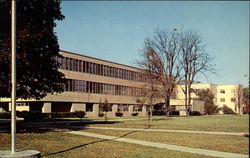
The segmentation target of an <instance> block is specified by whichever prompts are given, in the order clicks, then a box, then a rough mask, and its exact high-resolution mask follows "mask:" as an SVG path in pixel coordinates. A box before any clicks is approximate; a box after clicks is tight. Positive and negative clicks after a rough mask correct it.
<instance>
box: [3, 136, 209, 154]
mask: <svg viewBox="0 0 250 158" xmlns="http://www.w3.org/2000/svg"><path fill="white" fill-rule="evenodd" d="M0 135H1V136H0V142H1V144H0V150H3V149H9V146H10V140H9V139H10V138H9V137H10V135H9V134H0ZM17 148H18V149H33V150H38V151H40V152H41V153H42V157H48V158H83V157H86V158H94V157H98V158H99V157H100V158H134V157H136V158H137V157H138V158H156V157H157V158H158V157H164V158H182V157H185V158H203V157H204V158H209V157H207V156H203V155H197V154H190V153H182V152H176V151H170V150H164V149H158V148H152V147H145V146H141V145H136V144H129V143H122V142H115V141H108V140H102V139H97V138H91V137H84V136H77V135H71V134H66V133H62V132H48V133H42V134H37V133H31V134H27V133H26V134H18V135H17Z"/></svg>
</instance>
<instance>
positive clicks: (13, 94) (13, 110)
mask: <svg viewBox="0 0 250 158" xmlns="http://www.w3.org/2000/svg"><path fill="white" fill-rule="evenodd" d="M11 152H12V153H14V152H16V1H15V0H12V1H11Z"/></svg>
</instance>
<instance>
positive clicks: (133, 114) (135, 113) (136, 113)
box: [131, 112, 139, 116]
mask: <svg viewBox="0 0 250 158" xmlns="http://www.w3.org/2000/svg"><path fill="white" fill-rule="evenodd" d="M138 114H139V113H138V112H134V113H132V114H131V115H132V116H137V115H138Z"/></svg>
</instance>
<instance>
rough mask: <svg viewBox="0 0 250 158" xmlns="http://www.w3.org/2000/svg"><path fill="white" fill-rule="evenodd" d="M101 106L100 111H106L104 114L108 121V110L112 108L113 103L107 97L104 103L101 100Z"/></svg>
mask: <svg viewBox="0 0 250 158" xmlns="http://www.w3.org/2000/svg"><path fill="white" fill-rule="evenodd" d="M99 108H100V111H104V112H105V114H104V116H105V121H107V120H108V116H107V113H108V111H110V110H112V105H111V104H110V103H109V102H108V100H107V99H105V101H104V103H103V102H102V101H101V100H100V103H99Z"/></svg>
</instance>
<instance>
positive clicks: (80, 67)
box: [79, 60, 83, 72]
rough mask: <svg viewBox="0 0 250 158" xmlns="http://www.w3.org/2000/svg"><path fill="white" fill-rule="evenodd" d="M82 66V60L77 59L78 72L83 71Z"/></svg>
mask: <svg viewBox="0 0 250 158" xmlns="http://www.w3.org/2000/svg"><path fill="white" fill-rule="evenodd" d="M82 68H83V66H82V61H81V60H80V61H79V72H83V71H82Z"/></svg>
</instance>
